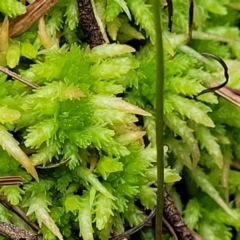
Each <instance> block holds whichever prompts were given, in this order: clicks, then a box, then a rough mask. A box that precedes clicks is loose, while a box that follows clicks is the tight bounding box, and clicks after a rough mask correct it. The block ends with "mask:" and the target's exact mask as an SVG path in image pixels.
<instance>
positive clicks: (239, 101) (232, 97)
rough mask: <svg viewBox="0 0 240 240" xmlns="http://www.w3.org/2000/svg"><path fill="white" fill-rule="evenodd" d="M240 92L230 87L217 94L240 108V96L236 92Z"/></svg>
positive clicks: (220, 90)
mask: <svg viewBox="0 0 240 240" xmlns="http://www.w3.org/2000/svg"><path fill="white" fill-rule="evenodd" d="M236 91H238V90H236V89H231V88H229V87H223V88H221V89H219V90H216V91H215V92H216V93H217V94H218V95H220V96H221V97H223V98H225V99H227V100H228V101H230V102H231V103H233V104H234V105H236V106H238V107H240V95H239V94H236V93H235V92H236Z"/></svg>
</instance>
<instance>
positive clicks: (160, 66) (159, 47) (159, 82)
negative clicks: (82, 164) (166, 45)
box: [153, 0, 164, 240]
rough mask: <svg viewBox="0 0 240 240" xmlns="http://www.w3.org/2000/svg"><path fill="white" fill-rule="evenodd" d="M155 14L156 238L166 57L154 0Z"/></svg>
mask: <svg viewBox="0 0 240 240" xmlns="http://www.w3.org/2000/svg"><path fill="white" fill-rule="evenodd" d="M153 2H154V6H153V9H154V16H155V30H156V44H155V45H156V64H157V68H156V101H157V102H156V132H157V134H156V136H157V138H156V142H157V169H158V178H157V184H158V192H157V212H156V228H155V239H156V240H161V239H162V215H163V184H164V176H163V175H164V152H163V84H164V58H163V42H162V28H161V16H160V5H159V1H158V0H154V1H153Z"/></svg>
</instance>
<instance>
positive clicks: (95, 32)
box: [77, 0, 105, 48]
mask: <svg viewBox="0 0 240 240" xmlns="http://www.w3.org/2000/svg"><path fill="white" fill-rule="evenodd" d="M77 2H78V7H79V20H80V24H81V26H82V29H83V33H84V35H85V37H86V39H87V42H88V43H89V45H90V48H93V47H96V46H98V45H101V44H103V43H105V40H104V38H103V35H102V33H101V31H100V27H99V26H98V23H97V20H96V18H95V15H94V11H93V7H92V2H91V0H77Z"/></svg>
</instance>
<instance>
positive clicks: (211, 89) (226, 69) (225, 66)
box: [198, 52, 229, 96]
mask: <svg viewBox="0 0 240 240" xmlns="http://www.w3.org/2000/svg"><path fill="white" fill-rule="evenodd" d="M201 55H202V56H204V57H211V58H213V59H215V60H216V61H218V62H219V63H220V64H221V66H222V67H223V70H224V76H225V81H224V82H223V83H221V84H219V85H218V86H215V87H211V88H208V89H205V90H203V91H202V92H200V93H199V94H198V96H199V95H202V94H204V93H208V92H214V91H216V90H219V89H220V88H223V87H224V86H226V85H227V83H228V80H229V75H228V67H227V64H226V63H225V62H224V61H223V60H222V59H221V58H220V57H218V56H216V55H214V54H212V53H206V52H203V53H201Z"/></svg>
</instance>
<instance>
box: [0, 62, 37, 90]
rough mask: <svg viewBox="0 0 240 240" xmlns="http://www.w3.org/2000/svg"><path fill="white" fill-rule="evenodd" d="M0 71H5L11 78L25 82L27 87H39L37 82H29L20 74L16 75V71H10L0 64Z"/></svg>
mask: <svg viewBox="0 0 240 240" xmlns="http://www.w3.org/2000/svg"><path fill="white" fill-rule="evenodd" d="M0 71H1V72H3V73H5V74H6V75H8V76H10V77H12V78H15V79H17V80H18V81H20V82H22V83H24V84H26V85H27V86H29V87H31V88H34V89H38V88H39V86H38V85H37V84H35V83H32V82H30V81H29V80H27V79H25V78H23V77H21V76H20V75H18V74H17V73H15V72H12V71H10V70H9V69H8V68H5V67H2V66H0Z"/></svg>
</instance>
